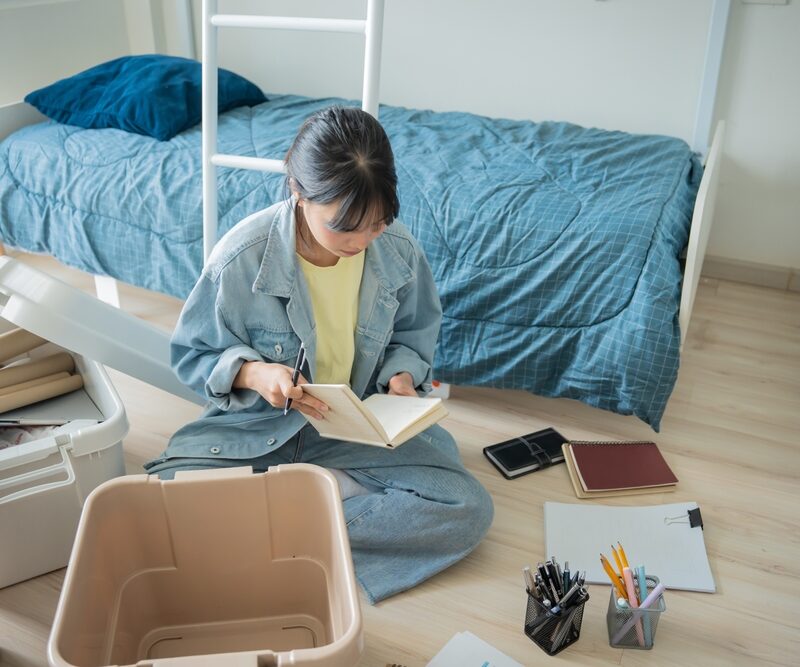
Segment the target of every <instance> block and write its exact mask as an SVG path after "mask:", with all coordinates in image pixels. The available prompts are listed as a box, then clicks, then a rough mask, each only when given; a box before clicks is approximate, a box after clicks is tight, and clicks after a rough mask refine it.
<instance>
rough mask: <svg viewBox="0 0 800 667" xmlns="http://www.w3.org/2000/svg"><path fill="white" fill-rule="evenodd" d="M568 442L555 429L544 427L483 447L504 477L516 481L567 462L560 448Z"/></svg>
mask: <svg viewBox="0 0 800 667" xmlns="http://www.w3.org/2000/svg"><path fill="white" fill-rule="evenodd" d="M565 442H567V438H565V437H564V436H563V435H561V434H560V433H559V432H558V431H556V430H555V429H554V428H545V429H542V430H541V431H536V432H535V433H529V434H528V435H521V436H520V437H518V438H512V439H511V440H505V441H504V442H498V443H497V444H496V445H489V446H488V447H484V448H483V453H484V455H485V456H486V458H487V459H489V461H490V462H491V464H492V465H493V466H494V467H495V468H497V469H498V470H499V471H500V472H501V473H502V475H503V477H505V478H506V479H516V478H517V477H520V476H521V475H527V474H528V473H529V472H535V471H536V470H541V469H542V468H547V467H548V466H551V465H553V464H554V463H561V462H562V461H563V460H564V453H563V451H562V450H561V445H563V444H564V443H565Z"/></svg>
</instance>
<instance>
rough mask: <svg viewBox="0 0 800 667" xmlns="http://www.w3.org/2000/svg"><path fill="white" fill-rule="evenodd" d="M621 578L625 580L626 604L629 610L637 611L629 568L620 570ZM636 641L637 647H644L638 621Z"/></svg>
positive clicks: (638, 621)
mask: <svg viewBox="0 0 800 667" xmlns="http://www.w3.org/2000/svg"><path fill="white" fill-rule="evenodd" d="M622 578H623V579H624V580H625V587H626V588H627V589H628V604H629V605H630V606H631V609H638V607H639V600H638V599H637V598H636V589H635V588H634V586H633V574H632V573H631V568H629V567H623V568H622ZM636 639H637V641H638V642H639V646H644V633H643V632H642V622H641V621H640V620H638V619H637V620H636Z"/></svg>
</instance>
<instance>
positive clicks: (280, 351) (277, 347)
mask: <svg viewBox="0 0 800 667" xmlns="http://www.w3.org/2000/svg"><path fill="white" fill-rule="evenodd" d="M275 354H283V345H281V344H280V343H275Z"/></svg>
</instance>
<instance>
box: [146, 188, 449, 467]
mask: <svg viewBox="0 0 800 667" xmlns="http://www.w3.org/2000/svg"><path fill="white" fill-rule="evenodd" d="M441 317H442V311H441V305H440V303H439V297H438V294H437V292H436V286H435V284H434V281H433V276H432V274H431V270H430V267H429V265H428V262H427V260H426V259H425V256H424V254H423V253H422V250H421V249H420V247H419V245H418V244H417V242H416V241H415V240H414V238H413V237H412V236H411V234H410V233H409V232H408V230H407V229H406V228H405V227H404V226H403V225H402V224H401V223H399V222H395V223H393V224H392V225H390V226H389V227H388V228H387V229H386V230H385V231H384V233H383V234H382V235H381V236H379V237H378V238H377V239H375V240H374V241H373V242H372V243H371V244H370V245H369V246H368V247H367V249H366V256H365V259H364V272H363V277H362V280H361V289H360V292H359V301H358V322H357V324H356V333H355V336H356V339H355V358H354V360H353V370H352V375H351V378H350V385H351V387H352V389H353V391H354V392H355V394H356V395H358V396H361V397H362V398H363V397H365V396H368V395H370V394H373V393H376V392H379V393H385V392H386V391H387V390H388V384H389V379H390V378H391V377H392V376H393V375H395V374H396V373H400V372H402V371H407V372H409V373H410V374H411V375H412V377H413V378H414V385H415V387H416V388H417V391H418V392H420V393H427V392H428V391H429V390H430V381H431V366H432V363H433V351H434V346H435V344H436V338H437V336H438V333H439V326H440V324H441ZM301 341H302V342H303V344H304V345H305V347H306V355H307V359H308V362H307V365H306V366H304V368H303V375H304V377H305V378H306V379H307V380H308V381H309V382H312V381H313V378H314V368H315V360H316V349H317V344H316V337H315V324H314V315H313V310H312V307H311V299H310V296H309V293H308V288H307V286H306V283H305V279H304V277H303V272H302V270H301V269H300V267H299V266H298V262H297V258H296V255H295V216H294V206H293V205H292V202H291V201H285V202H281V203H278V204H275V205H273V206H271V207H270V208H267V209H265V210H263V211H259V212H258V213H255V214H253V215H251V216H249V217H248V218H245V219H244V220H242V221H241V222H240V223H239V224H237V225H236V226H235V227H234V228H233V229H231V230H230V231H229V232H228V233H227V234H225V236H224V237H223V238H222V239H221V240H220V241H219V243H218V244H217V245H216V246H215V248H214V251H213V252H212V254H211V256H210V257H209V259H208V261H207V263H206V265H205V267H204V268H203V272H202V274H201V276H200V279H199V280H198V282H197V284H196V285H195V287H194V289H193V290H192V292H191V294H190V295H189V298H188V299H187V301H186V304H185V305H184V308H183V311H182V312H181V315H180V319H179V321H178V324H177V326H176V328H175V332H174V334H173V336H172V341H171V356H172V367H173V368H174V370H175V372H176V374H177V375H178V377H179V378H180V379H181V381H182V382H184V383H185V384H186V385H188V386H189V387H191V388H192V389H193V390H194V391H196V392H198V393H199V394H201V395H202V396H204V397H205V398H207V399H208V401H209V403H208V404H207V406H206V409H205V411H204V412H203V414H202V415H201V417H200V419H198V420H197V421H195V422H192V423H190V424H187V425H186V426H184V427H183V428H181V429H180V430H179V431H178V432H177V433H175V435H174V436H173V437H172V440H171V441H170V443H169V446H168V447H167V450H166V452H164V455H163V456H162V458H161V459H158V460H166V459H168V458H172V457H178V456H180V457H209V458H214V457H219V458H229V459H230V458H235V459H238V458H242V459H245V458H254V457H257V456H261V455H263V454H267V453H269V452H270V451H272V450H274V449H277V448H278V447H280V446H281V445H283V444H284V443H285V442H286V441H287V440H289V439H290V438H291V437H292V436H293V435H295V434H296V433H297V432H298V431H299V430H300V429H301V428H302V427H303V425H304V424H305V423H306V420H305V418H304V417H303V416H302V414H300V413H299V412H298V411H296V410H290V411H289V414H288V415H286V416H284V415H283V410H282V409H278V408H273V407H272V406H271V405H270V404H269V403H267V402H266V401H265V400H264V399H263V398H262V397H261V396H260V395H259V394H258V393H257V392H255V391H253V390H249V389H233V388H232V384H233V380H234V378H235V377H236V375H237V373H238V372H239V369H240V368H241V366H242V364H243V363H244V362H246V361H262V360H263V361H266V362H268V363H280V364H285V365H287V366H293V365H294V362H295V358H296V357H297V353H298V350H299V348H300V343H301ZM153 463H156V462H155V461H154V462H153Z"/></svg>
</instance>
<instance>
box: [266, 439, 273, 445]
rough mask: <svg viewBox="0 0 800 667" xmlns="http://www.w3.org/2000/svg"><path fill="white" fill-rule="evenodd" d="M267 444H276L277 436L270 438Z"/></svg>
mask: <svg viewBox="0 0 800 667" xmlns="http://www.w3.org/2000/svg"><path fill="white" fill-rule="evenodd" d="M267 444H268V445H274V444H275V438H270V439H269V440H267Z"/></svg>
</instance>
